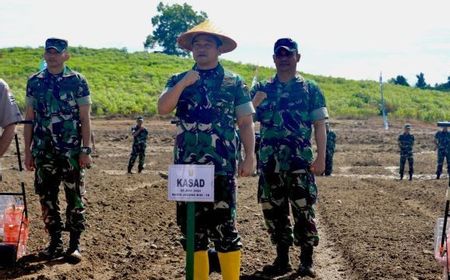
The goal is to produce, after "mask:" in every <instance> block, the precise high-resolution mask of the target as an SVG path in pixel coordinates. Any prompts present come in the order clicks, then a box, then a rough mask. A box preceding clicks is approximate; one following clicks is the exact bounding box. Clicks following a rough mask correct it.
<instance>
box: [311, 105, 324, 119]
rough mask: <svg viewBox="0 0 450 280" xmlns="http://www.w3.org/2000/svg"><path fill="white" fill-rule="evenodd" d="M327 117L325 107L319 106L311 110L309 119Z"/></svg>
mask: <svg viewBox="0 0 450 280" xmlns="http://www.w3.org/2000/svg"><path fill="white" fill-rule="evenodd" d="M323 119H328V110H327V107H321V108H318V109H315V110H314V111H312V112H311V120H312V121H318V120H323Z"/></svg>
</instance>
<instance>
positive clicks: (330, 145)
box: [325, 121, 336, 176]
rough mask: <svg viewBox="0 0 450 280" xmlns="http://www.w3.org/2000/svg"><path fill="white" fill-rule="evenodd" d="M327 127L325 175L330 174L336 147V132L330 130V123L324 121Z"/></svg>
mask: <svg viewBox="0 0 450 280" xmlns="http://www.w3.org/2000/svg"><path fill="white" fill-rule="evenodd" d="M325 125H326V128H327V151H326V155H325V176H330V175H331V173H332V172H333V156H334V149H335V148H336V133H335V132H334V131H333V130H331V128H330V123H329V122H328V121H327V122H326V123H325Z"/></svg>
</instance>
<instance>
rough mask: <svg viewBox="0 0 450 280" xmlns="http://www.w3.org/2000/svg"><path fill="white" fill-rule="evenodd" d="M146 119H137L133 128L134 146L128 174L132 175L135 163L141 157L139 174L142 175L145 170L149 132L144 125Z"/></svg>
mask: <svg viewBox="0 0 450 280" xmlns="http://www.w3.org/2000/svg"><path fill="white" fill-rule="evenodd" d="M143 123H144V118H143V117H138V118H137V119H136V125H135V126H133V127H132V128H131V134H132V135H133V146H132V147H131V154H130V160H129V161H128V173H129V174H132V173H131V169H133V166H134V162H135V161H136V158H137V157H138V156H139V164H138V172H139V173H141V172H142V170H143V169H144V163H145V148H146V147H147V137H148V131H147V129H146V128H145V127H144V125H143Z"/></svg>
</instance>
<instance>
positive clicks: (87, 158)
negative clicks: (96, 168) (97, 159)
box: [78, 153, 92, 169]
mask: <svg viewBox="0 0 450 280" xmlns="http://www.w3.org/2000/svg"><path fill="white" fill-rule="evenodd" d="M91 163H92V158H91V155H87V154H85V153H81V154H80V157H79V159H78V164H79V165H80V168H88V169H89V168H91Z"/></svg>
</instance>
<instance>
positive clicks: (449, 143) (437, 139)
mask: <svg viewBox="0 0 450 280" xmlns="http://www.w3.org/2000/svg"><path fill="white" fill-rule="evenodd" d="M434 143H435V144H436V150H437V170H436V179H439V178H440V177H441V173H442V167H443V166H444V159H447V174H449V176H450V167H449V165H450V164H449V161H450V132H448V128H447V127H443V128H442V131H438V132H436V134H435V136H434Z"/></svg>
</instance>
